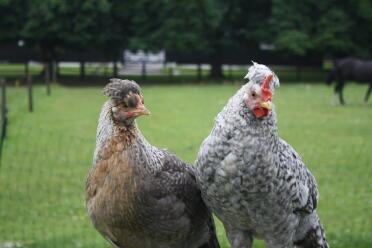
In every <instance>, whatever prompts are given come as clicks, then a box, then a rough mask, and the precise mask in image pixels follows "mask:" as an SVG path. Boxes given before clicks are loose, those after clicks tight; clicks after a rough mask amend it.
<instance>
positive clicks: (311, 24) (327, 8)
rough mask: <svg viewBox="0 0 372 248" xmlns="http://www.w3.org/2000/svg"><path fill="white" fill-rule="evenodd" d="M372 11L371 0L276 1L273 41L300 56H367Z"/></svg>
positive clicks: (272, 22) (277, 45)
mask: <svg viewBox="0 0 372 248" xmlns="http://www.w3.org/2000/svg"><path fill="white" fill-rule="evenodd" d="M371 11H372V2H371V1H368V0H356V1H353V0H324V1H313V0H303V1H296V0H273V6H272V15H271V19H270V25H271V27H272V30H273V32H274V34H275V35H274V36H273V41H274V42H275V44H276V47H277V48H278V49H284V50H288V51H290V52H292V53H294V54H297V55H304V54H306V53H307V52H311V51H318V52H321V53H323V54H325V55H327V54H328V55H346V54H348V55H359V56H365V55H366V54H365V53H366V51H365V52H364V54H363V53H362V52H361V49H363V50H364V49H366V48H367V50H368V54H369V56H370V55H371V51H370V49H369V48H368V47H370V46H369V45H368V44H366V42H367V41H368V40H370V39H371V31H372V30H371V24H372V23H371V13H372V12H371ZM363 43H364V44H363Z"/></svg>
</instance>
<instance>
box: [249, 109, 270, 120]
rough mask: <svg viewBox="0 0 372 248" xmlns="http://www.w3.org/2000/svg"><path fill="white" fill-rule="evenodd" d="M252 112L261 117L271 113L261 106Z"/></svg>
mask: <svg viewBox="0 0 372 248" xmlns="http://www.w3.org/2000/svg"><path fill="white" fill-rule="evenodd" d="M252 112H253V114H254V115H255V116H256V117H257V118H261V117H264V116H267V114H268V113H269V110H268V109H265V108H262V107H259V108H255V109H253V110H252Z"/></svg>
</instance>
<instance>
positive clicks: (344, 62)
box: [326, 58, 372, 105]
mask: <svg viewBox="0 0 372 248" xmlns="http://www.w3.org/2000/svg"><path fill="white" fill-rule="evenodd" d="M334 80H336V81H337V84H336V87H335V98H334V101H333V103H334V104H336V102H335V101H336V95H337V94H338V95H339V99H340V103H341V104H342V105H345V101H344V97H343V94H342V90H343V88H344V85H345V82H346V81H347V80H352V81H357V82H360V83H368V84H369V87H368V90H367V93H366V96H365V98H364V102H365V103H366V104H367V103H368V98H369V95H370V93H371V90H372V60H360V59H355V58H346V59H341V60H339V61H338V62H337V63H335V66H334V68H333V70H332V71H331V72H330V74H329V76H328V78H327V81H326V82H327V84H331V83H332V81H334Z"/></svg>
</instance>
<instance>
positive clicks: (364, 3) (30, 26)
mask: <svg viewBox="0 0 372 248" xmlns="http://www.w3.org/2000/svg"><path fill="white" fill-rule="evenodd" d="M371 13H372V1H370V0H323V1H315V0H302V1H297V0H250V1H246V0H228V1H226V0H178V1H172V0H157V1H152V0H125V1H122V0H84V1H74V0H64V1H62V0H33V1H26V0H0V14H1V16H2V18H1V19H0V42H2V43H4V42H12V43H15V42H16V41H17V40H19V39H24V40H25V41H26V46H27V47H30V48H33V49H38V50H40V51H42V52H43V54H44V57H48V58H50V57H53V56H54V54H55V53H56V52H58V51H69V50H72V51H88V50H99V51H101V52H102V53H104V54H105V55H106V56H107V58H110V59H115V60H116V59H117V58H118V56H119V55H120V54H121V51H122V50H123V49H125V48H128V47H129V48H132V49H138V48H141V49H145V50H160V49H165V50H167V51H182V52H198V53H200V54H203V55H206V56H208V58H209V60H208V62H209V63H210V64H211V65H212V74H213V75H214V76H221V75H222V71H221V57H222V56H223V52H224V51H228V50H229V49H231V48H234V49H236V50H239V49H243V50H244V49H245V48H247V47H249V48H250V49H258V46H259V44H260V43H273V44H275V47H276V49H278V50H283V51H286V52H288V53H289V54H295V55H305V54H308V53H311V52H316V53H320V54H323V55H345V54H348V55H356V56H360V57H371V56H372V46H371V45H370V41H371V40H372V15H371Z"/></svg>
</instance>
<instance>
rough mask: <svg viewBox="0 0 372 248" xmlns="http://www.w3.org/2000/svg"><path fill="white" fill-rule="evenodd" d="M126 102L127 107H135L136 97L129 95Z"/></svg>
mask: <svg viewBox="0 0 372 248" xmlns="http://www.w3.org/2000/svg"><path fill="white" fill-rule="evenodd" d="M126 103H127V106H128V107H129V108H135V107H136V106H137V98H136V97H129V98H128V100H127V101H126Z"/></svg>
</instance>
